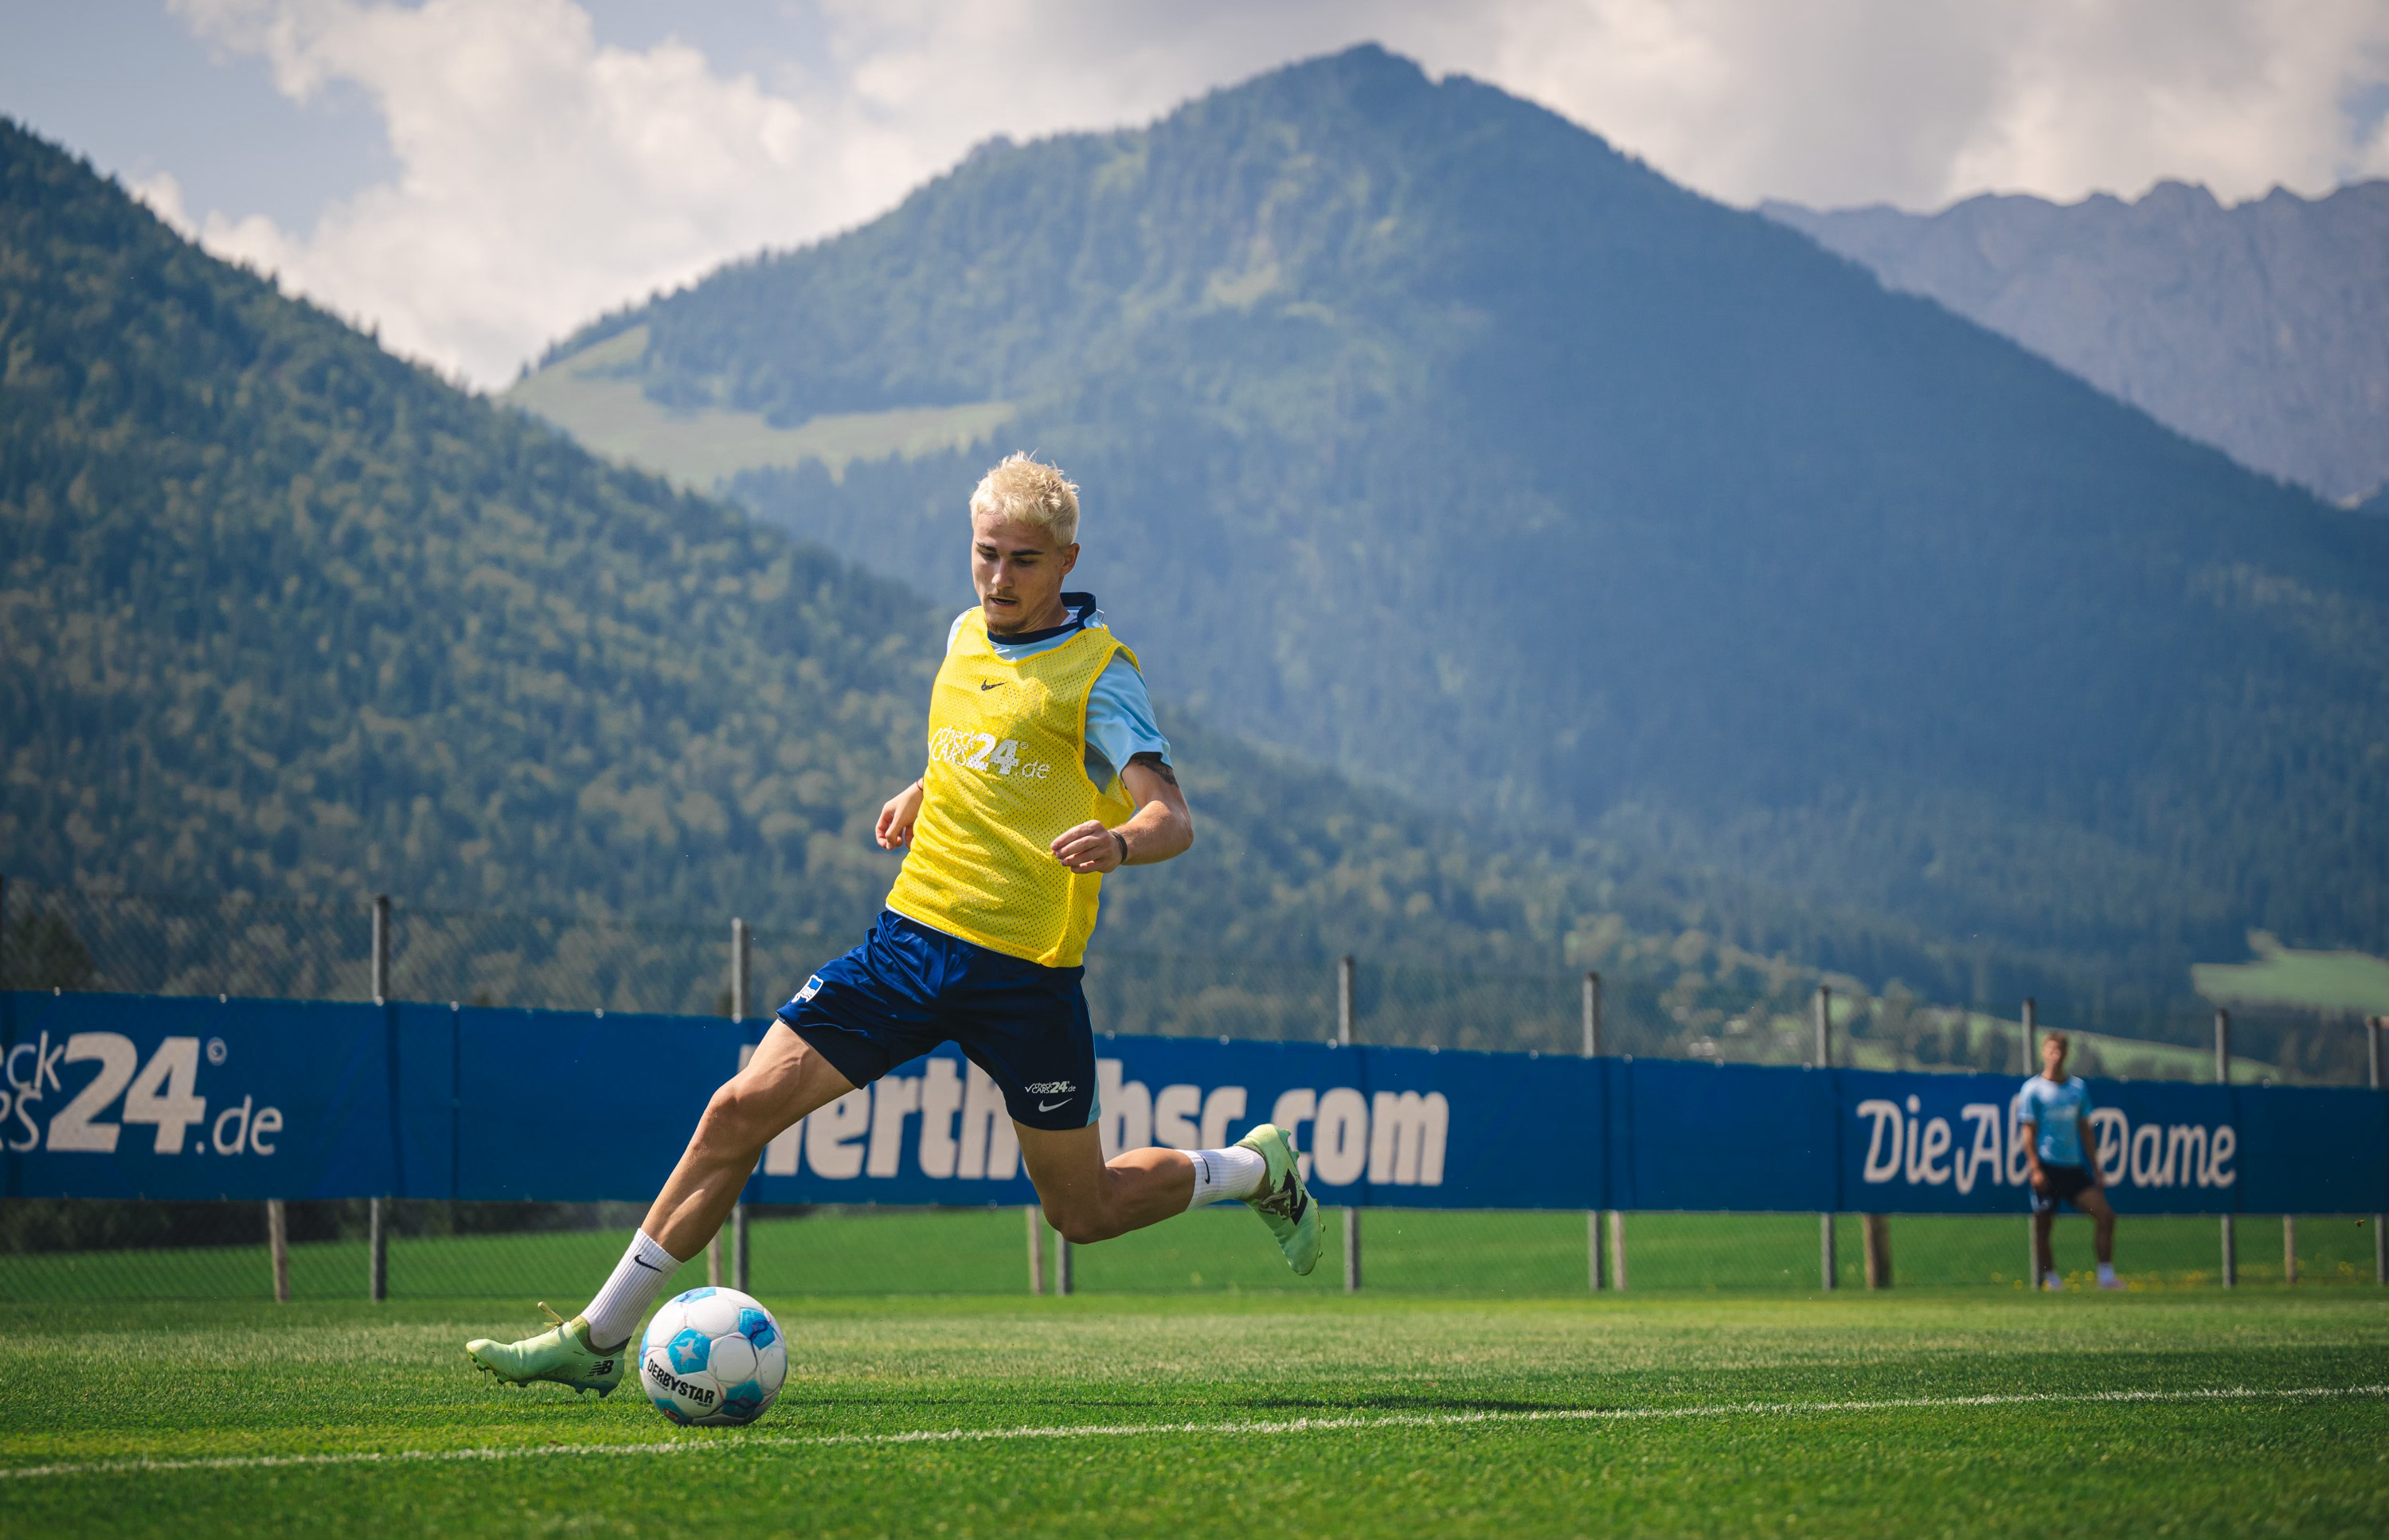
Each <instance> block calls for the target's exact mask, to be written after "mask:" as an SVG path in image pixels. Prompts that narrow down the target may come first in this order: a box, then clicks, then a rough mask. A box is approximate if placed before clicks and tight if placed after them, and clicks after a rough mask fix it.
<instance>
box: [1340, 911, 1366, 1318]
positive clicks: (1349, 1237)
mask: <svg viewBox="0 0 2389 1540" xmlns="http://www.w3.org/2000/svg"><path fill="white" fill-rule="evenodd" d="M1335 1040H1336V1042H1337V1043H1339V1044H1341V1045H1342V1046H1344V1047H1346V1048H1349V1047H1351V1046H1352V957H1351V954H1350V953H1346V954H1345V955H1344V957H1343V958H1342V959H1341V960H1339V961H1337V962H1336V964H1335ZM1344 1292H1346V1293H1348V1294H1357V1293H1359V1292H1361V1209H1360V1205H1358V1204H1357V1203H1347V1204H1346V1205H1345V1206H1344Z"/></svg>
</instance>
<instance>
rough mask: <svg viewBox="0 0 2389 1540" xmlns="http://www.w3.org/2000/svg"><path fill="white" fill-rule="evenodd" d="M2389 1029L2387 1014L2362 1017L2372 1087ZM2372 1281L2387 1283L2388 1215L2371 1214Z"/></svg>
mask: <svg viewBox="0 0 2389 1540" xmlns="http://www.w3.org/2000/svg"><path fill="white" fill-rule="evenodd" d="M2384 1031H2389V1016H2367V1017H2365V1018H2364V1048H2365V1058H2366V1059H2367V1060H2368V1061H2369V1062H2370V1064H2371V1066H2372V1088H2373V1089H2374V1090H2376V1091H2377V1090H2379V1089H2380V1088H2381V1034H2382V1033H2383V1032H2384ZM2372 1281H2373V1282H2375V1283H2389V1215H2382V1214H2376V1215H2373V1216H2372Z"/></svg>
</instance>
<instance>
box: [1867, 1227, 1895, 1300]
mask: <svg viewBox="0 0 2389 1540" xmlns="http://www.w3.org/2000/svg"><path fill="white" fill-rule="evenodd" d="M1865 1223H1866V1233H1865V1246H1866V1286H1867V1287H1868V1288H1870V1289H1888V1288H1890V1287H1891V1215H1887V1214H1870V1215H1866V1220H1865Z"/></svg>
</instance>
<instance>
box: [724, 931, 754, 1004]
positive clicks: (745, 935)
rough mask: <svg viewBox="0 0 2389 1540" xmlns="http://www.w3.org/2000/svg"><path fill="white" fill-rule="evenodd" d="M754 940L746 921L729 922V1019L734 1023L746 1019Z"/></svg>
mask: <svg viewBox="0 0 2389 1540" xmlns="http://www.w3.org/2000/svg"><path fill="white" fill-rule="evenodd" d="M754 940H755V938H754V935H753V933H752V932H750V931H749V930H747V922H746V921H744V920H733V921H731V922H730V1019H731V1020H732V1021H734V1022H743V1021H745V1020H746V1019H747V997H748V990H747V965H748V964H749V963H750V962H752V961H754V956H755V951H754Z"/></svg>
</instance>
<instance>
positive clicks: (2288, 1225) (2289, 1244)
mask: <svg viewBox="0 0 2389 1540" xmlns="http://www.w3.org/2000/svg"><path fill="white" fill-rule="evenodd" d="M2297 1280H2298V1216H2297V1215H2294V1214H2284V1215H2281V1281H2282V1282H2283V1283H2295V1282H2296V1281H2297Z"/></svg>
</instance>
